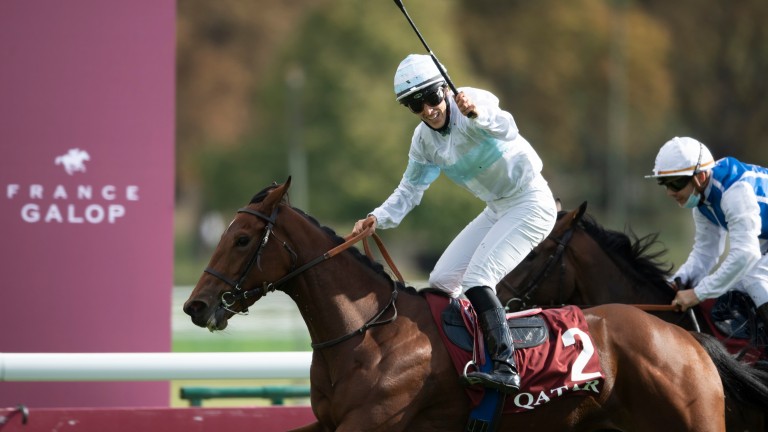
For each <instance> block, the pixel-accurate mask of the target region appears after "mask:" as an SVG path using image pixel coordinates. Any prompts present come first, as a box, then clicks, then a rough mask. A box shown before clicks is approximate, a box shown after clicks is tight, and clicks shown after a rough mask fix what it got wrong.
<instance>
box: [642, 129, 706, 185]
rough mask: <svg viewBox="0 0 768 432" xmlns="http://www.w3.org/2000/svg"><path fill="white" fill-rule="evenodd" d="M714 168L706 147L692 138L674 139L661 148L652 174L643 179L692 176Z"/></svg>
mask: <svg viewBox="0 0 768 432" xmlns="http://www.w3.org/2000/svg"><path fill="white" fill-rule="evenodd" d="M714 166H715V159H714V158H712V153H710V152H709V149H708V148H707V146H705V145H704V144H702V143H700V142H699V141H696V140H695V139H693V138H688V137H674V138H672V139H671V140H669V141H667V142H666V143H665V144H664V145H663V146H661V150H659V154H658V155H657V156H656V164H655V165H654V166H653V174H651V175H647V176H645V178H657V177H676V176H692V175H694V174H696V173H699V172H702V171H709V170H711V169H712V168H714Z"/></svg>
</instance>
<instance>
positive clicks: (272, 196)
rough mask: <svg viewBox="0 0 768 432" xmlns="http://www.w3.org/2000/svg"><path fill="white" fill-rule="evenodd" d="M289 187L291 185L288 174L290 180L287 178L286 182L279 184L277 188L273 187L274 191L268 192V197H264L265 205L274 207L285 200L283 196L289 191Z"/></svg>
mask: <svg viewBox="0 0 768 432" xmlns="http://www.w3.org/2000/svg"><path fill="white" fill-rule="evenodd" d="M289 187H291V177H290V176H288V180H286V181H285V183H283V184H281V185H277V187H276V188H274V189H272V191H270V192H269V193H268V194H267V197H266V198H264V205H265V206H266V207H267V208H270V209H271V208H274V207H275V206H276V205H278V204H279V203H280V202H281V201H282V200H283V197H285V194H286V193H288V188H289Z"/></svg>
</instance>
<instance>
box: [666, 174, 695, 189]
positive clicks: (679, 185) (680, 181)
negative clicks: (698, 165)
mask: <svg viewBox="0 0 768 432" xmlns="http://www.w3.org/2000/svg"><path fill="white" fill-rule="evenodd" d="M692 178H693V177H692V176H683V177H675V178H673V179H671V180H666V179H660V180H659V185H661V186H664V187H666V188H667V189H670V190H671V191H672V192H680V191H681V190H683V188H685V187H686V186H688V183H690V182H691V179H692Z"/></svg>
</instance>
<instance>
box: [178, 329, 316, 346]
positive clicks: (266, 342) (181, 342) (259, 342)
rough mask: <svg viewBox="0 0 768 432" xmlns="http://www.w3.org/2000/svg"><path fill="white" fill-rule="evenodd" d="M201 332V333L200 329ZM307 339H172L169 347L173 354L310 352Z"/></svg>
mask: <svg viewBox="0 0 768 432" xmlns="http://www.w3.org/2000/svg"><path fill="white" fill-rule="evenodd" d="M201 331H203V330H202V329H201ZM309 344H310V342H309V337H308V336H307V338H306V339H305V340H297V339H288V340H286V339H282V340H270V339H256V338H252V339H231V338H230V339H224V338H219V339H216V338H211V339H208V340H205V341H201V340H200V339H178V338H174V339H173V343H172V346H171V350H172V351H173V352H285V351H311V349H312V348H311V347H310V345H309Z"/></svg>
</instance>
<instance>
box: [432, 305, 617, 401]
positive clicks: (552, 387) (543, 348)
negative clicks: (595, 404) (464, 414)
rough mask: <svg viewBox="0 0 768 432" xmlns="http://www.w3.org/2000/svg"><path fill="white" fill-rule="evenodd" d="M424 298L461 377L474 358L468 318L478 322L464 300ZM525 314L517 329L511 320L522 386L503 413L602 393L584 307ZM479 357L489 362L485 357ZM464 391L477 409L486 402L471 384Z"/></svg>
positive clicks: (473, 328) (598, 366)
mask: <svg viewBox="0 0 768 432" xmlns="http://www.w3.org/2000/svg"><path fill="white" fill-rule="evenodd" d="M424 296H425V298H426V299H427V303H428V304H429V307H430V309H431V311H432V316H433V318H434V319H435V322H436V323H437V326H438V328H439V329H440V334H441V337H442V338H443V342H444V343H445V346H446V348H447V349H448V352H449V353H450V355H451V359H452V360H453V363H454V366H455V367H456V371H457V373H458V374H462V373H463V372H464V368H465V365H466V364H467V363H468V362H470V361H471V360H472V349H473V345H474V337H475V335H474V334H472V332H474V331H475V327H477V326H476V325H471V326H469V327H471V328H468V326H467V325H465V322H466V320H465V319H464V317H469V318H470V319H471V320H472V321H473V322H476V317H475V316H474V311H473V310H472V308H471V306H470V304H469V302H468V301H466V300H463V299H460V300H459V299H451V298H449V297H446V296H445V295H442V294H439V293H432V292H426V293H424ZM512 315H515V314H512ZM522 315H523V316H527V317H526V318H522V323H521V324H520V327H519V328H515V320H512V321H509V323H510V330H511V331H512V338H513V340H514V343H515V360H516V362H517V368H518V372H519V373H520V378H521V386H520V391H519V392H518V393H516V394H514V395H510V396H509V397H507V400H506V404H505V406H504V411H503V412H504V413H513V412H527V411H530V410H533V409H535V408H536V407H539V406H542V405H544V404H546V403H548V402H550V401H552V400H554V399H557V398H560V397H578V396H582V397H583V396H589V395H597V394H599V393H600V392H601V391H602V388H603V381H604V375H603V371H602V368H601V367H600V359H599V358H598V355H597V351H596V350H595V348H594V346H593V344H592V339H591V338H590V336H589V331H588V328H587V323H586V320H585V319H584V315H583V313H582V312H581V309H579V308H578V307H574V306H566V307H564V308H560V309H547V310H544V311H542V310H540V309H535V310H533V311H532V312H528V311H523V313H522ZM508 317H509V315H508ZM532 317H535V319H531V318H532ZM477 357H478V358H479V359H480V360H481V361H482V360H484V359H485V355H484V353H481V354H480V355H478V356H477ZM466 392H467V395H468V396H469V398H470V401H471V404H472V407H475V406H477V405H478V404H479V403H480V401H481V400H482V398H483V394H484V389H483V388H482V387H480V386H471V387H467V388H466Z"/></svg>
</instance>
